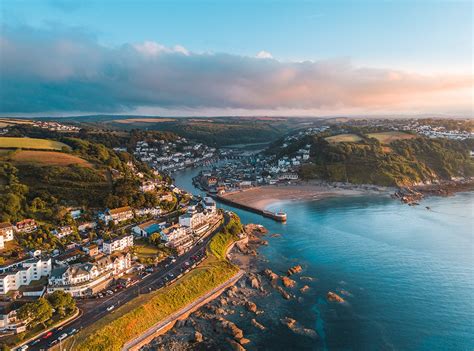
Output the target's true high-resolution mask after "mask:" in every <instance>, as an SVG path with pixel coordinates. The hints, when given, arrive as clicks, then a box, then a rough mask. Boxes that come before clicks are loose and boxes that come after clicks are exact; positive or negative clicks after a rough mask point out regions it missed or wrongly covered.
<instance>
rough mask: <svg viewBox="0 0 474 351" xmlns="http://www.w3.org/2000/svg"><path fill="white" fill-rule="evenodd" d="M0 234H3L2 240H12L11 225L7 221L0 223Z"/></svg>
mask: <svg viewBox="0 0 474 351" xmlns="http://www.w3.org/2000/svg"><path fill="white" fill-rule="evenodd" d="M0 236H3V241H10V240H13V226H12V225H11V224H10V223H8V222H4V223H0Z"/></svg>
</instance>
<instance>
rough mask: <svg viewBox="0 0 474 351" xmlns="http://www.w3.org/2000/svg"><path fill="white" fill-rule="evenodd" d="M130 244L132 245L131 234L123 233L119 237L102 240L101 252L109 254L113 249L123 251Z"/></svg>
mask: <svg viewBox="0 0 474 351" xmlns="http://www.w3.org/2000/svg"><path fill="white" fill-rule="evenodd" d="M131 246H133V235H125V236H122V237H120V238H115V239H111V240H107V241H104V243H103V244H102V252H103V253H105V254H108V255H110V254H111V253H112V252H114V251H123V250H125V249H126V248H127V247H131Z"/></svg>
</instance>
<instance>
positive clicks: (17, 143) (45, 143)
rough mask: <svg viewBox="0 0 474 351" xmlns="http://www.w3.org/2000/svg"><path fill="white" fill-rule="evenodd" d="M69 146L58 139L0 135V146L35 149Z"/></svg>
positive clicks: (59, 148) (58, 148)
mask: <svg viewBox="0 0 474 351" xmlns="http://www.w3.org/2000/svg"><path fill="white" fill-rule="evenodd" d="M63 147H66V148H68V149H69V146H67V145H66V144H63V143H61V142H59V141H54V140H47V139H36V138H12V137H0V148H22V149H36V150H61V148H63Z"/></svg>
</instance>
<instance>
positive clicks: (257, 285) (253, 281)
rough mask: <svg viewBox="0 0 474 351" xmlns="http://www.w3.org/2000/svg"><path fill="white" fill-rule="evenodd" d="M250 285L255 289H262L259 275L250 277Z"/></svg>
mask: <svg viewBox="0 0 474 351" xmlns="http://www.w3.org/2000/svg"><path fill="white" fill-rule="evenodd" d="M250 285H251V286H252V288H254V289H260V282H259V281H258V279H257V277H252V278H251V279H250Z"/></svg>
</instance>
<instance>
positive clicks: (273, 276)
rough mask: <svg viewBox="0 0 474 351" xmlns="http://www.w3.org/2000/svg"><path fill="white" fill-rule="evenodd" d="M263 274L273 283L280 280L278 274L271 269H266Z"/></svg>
mask: <svg viewBox="0 0 474 351" xmlns="http://www.w3.org/2000/svg"><path fill="white" fill-rule="evenodd" d="M263 273H264V274H265V275H266V276H267V277H268V278H269V279H270V280H272V281H275V280H278V278H279V277H278V274H276V273H273V272H272V270H271V269H268V268H267V269H265V270H264V271H263Z"/></svg>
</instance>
